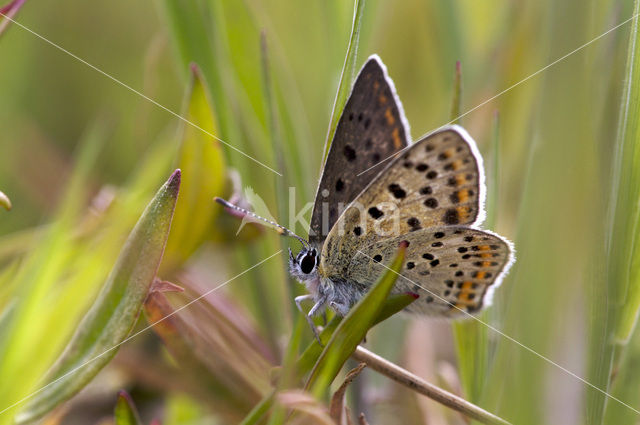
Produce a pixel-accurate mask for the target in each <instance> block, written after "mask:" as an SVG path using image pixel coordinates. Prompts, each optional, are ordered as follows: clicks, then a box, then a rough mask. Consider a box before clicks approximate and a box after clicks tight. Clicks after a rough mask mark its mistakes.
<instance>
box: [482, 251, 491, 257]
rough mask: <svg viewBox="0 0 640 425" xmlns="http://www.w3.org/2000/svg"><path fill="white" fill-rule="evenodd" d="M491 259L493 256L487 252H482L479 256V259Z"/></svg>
mask: <svg viewBox="0 0 640 425" xmlns="http://www.w3.org/2000/svg"><path fill="white" fill-rule="evenodd" d="M491 257H493V254H491V253H489V252H483V253H482V254H480V258H491Z"/></svg>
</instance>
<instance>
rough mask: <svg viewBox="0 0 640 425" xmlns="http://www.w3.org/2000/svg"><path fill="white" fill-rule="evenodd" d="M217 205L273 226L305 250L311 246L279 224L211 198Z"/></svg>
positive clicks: (220, 199) (226, 202) (221, 200)
mask: <svg viewBox="0 0 640 425" xmlns="http://www.w3.org/2000/svg"><path fill="white" fill-rule="evenodd" d="M213 199H214V200H215V201H216V202H217V203H219V204H221V205H224V206H225V207H227V208H231V209H232V210H235V211H238V212H240V213H242V214H245V215H248V216H250V217H253V218H255V219H257V220H261V221H264V222H265V223H267V224H270V225H272V226H275V227H276V229H277V232H278V233H280V234H281V235H282V236H291V237H292V238H296V239H297V240H298V241H299V242H300V243H301V244H302V246H303V247H305V248H311V246H310V245H309V242H307V241H306V240H304V239H303V238H301V237H300V236H298V235H296V234H295V233H293V232H292V231H291V230H289V229H287V228H286V227H284V226H283V225H281V224H278V223H276V222H275V221H271V220H269V219H266V218H264V217H262V216H259V215H258V214H256V213H254V212H252V211H249V210H247V209H244V208H242V207H239V206H237V205H233V204H232V203H230V202H228V201H225V200H224V199H222V198H218V197H217V196H216V197H215V198H213Z"/></svg>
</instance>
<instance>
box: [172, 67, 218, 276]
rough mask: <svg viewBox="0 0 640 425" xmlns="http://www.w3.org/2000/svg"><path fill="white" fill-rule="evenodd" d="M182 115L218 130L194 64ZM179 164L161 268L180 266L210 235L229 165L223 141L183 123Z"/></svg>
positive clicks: (209, 129) (198, 72) (202, 80)
mask: <svg viewBox="0 0 640 425" xmlns="http://www.w3.org/2000/svg"><path fill="white" fill-rule="evenodd" d="M185 103H186V105H185V108H184V111H183V113H182V116H184V117H186V119H187V120H189V121H190V122H192V123H194V124H196V125H197V126H199V127H200V128H202V129H204V130H205V131H207V132H209V133H211V134H217V132H218V131H217V125H216V123H215V119H214V111H213V105H212V103H211V101H210V100H209V96H208V92H207V88H206V85H205V81H204V79H203V77H202V74H201V73H200V70H199V69H198V68H197V67H196V66H195V65H192V66H191V81H190V84H189V90H188V94H187V96H186V102H185ZM181 127H182V128H181V130H180V138H181V146H180V153H179V159H178V164H177V167H176V168H180V169H181V170H182V173H183V178H182V182H181V184H180V186H181V187H180V196H179V197H178V202H177V204H176V212H175V216H174V218H173V223H172V225H171V233H170V234H169V240H168V241H167V249H166V251H165V256H164V260H163V262H162V272H163V273H164V272H166V271H168V270H172V269H175V268H176V267H179V266H180V265H181V264H183V263H184V261H185V260H186V259H187V258H189V257H190V256H191V254H193V252H194V251H195V250H196V249H197V248H198V247H199V246H200V245H201V244H202V243H203V242H204V241H205V240H206V239H208V238H210V237H212V236H214V235H213V232H214V231H215V228H214V227H213V226H212V224H213V220H215V218H216V217H217V215H218V214H219V213H220V209H219V208H216V207H215V206H214V204H213V202H211V198H212V197H213V196H224V195H225V186H226V165H225V160H224V154H223V152H222V149H221V146H220V143H219V142H218V141H217V140H215V139H212V138H211V137H209V136H208V135H207V134H205V133H203V132H202V131H200V130H199V129H197V128H195V127H193V126H192V125H188V124H186V123H182V124H181Z"/></svg>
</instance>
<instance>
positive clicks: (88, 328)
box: [16, 170, 180, 423]
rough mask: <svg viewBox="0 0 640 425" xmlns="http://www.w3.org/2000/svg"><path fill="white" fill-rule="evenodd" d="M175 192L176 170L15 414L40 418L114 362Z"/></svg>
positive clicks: (152, 271)
mask: <svg viewBox="0 0 640 425" xmlns="http://www.w3.org/2000/svg"><path fill="white" fill-rule="evenodd" d="M179 188H180V171H179V170H176V171H175V172H174V173H173V174H172V175H171V177H170V178H169V180H168V181H167V182H166V183H165V184H164V185H163V186H162V187H161V188H160V190H159V191H158V192H157V193H156V195H155V197H154V198H153V199H152V200H151V202H150V203H149V205H148V206H147V208H146V210H145V211H144V212H143V214H142V216H141V217H140V220H139V221H138V223H137V224H136V226H135V227H134V229H133V230H132V232H131V234H130V235H129V238H128V239H127V241H126V243H125V245H124V247H123V248H122V251H121V252H120V256H119V257H118V260H117V261H116V264H115V265H114V267H113V269H112V270H111V273H110V274H109V277H108V278H107V280H106V282H105V284H104V287H103V288H102V291H101V292H100V294H99V295H98V298H97V299H96V301H95V302H94V304H93V305H92V306H91V308H90V309H89V311H88V312H87V314H86V315H85V316H84V318H83V319H82V321H81V323H80V324H79V325H78V328H77V330H76V333H75V334H74V335H73V337H72V339H71V341H70V342H69V344H68V345H67V348H66V350H65V351H64V352H63V353H62V355H61V357H60V358H59V360H58V361H57V363H56V365H55V366H54V368H53V369H52V371H51V372H50V373H49V375H48V377H47V378H46V380H45V382H46V384H45V385H44V386H43V387H41V388H40V389H39V390H38V391H37V392H36V393H35V395H34V397H32V398H31V399H30V400H29V402H28V404H27V406H26V407H25V409H24V410H23V411H22V412H21V413H20V414H19V415H18V416H17V418H16V421H17V422H18V423H24V422H29V421H32V420H34V419H37V418H39V417H40V416H42V415H44V414H45V413H47V412H49V411H50V410H51V409H53V408H54V407H56V406H57V405H59V404H60V403H62V402H64V401H66V400H68V399H69V398H71V397H72V396H73V395H75V394H76V393H77V392H78V391H80V390H81V389H82V388H83V387H84V386H85V385H86V384H87V383H89V381H91V380H92V379H93V377H94V376H95V375H96V374H97V373H98V372H99V371H100V370H101V369H102V368H103V367H104V366H105V365H106V364H107V363H108V362H109V361H110V360H111V359H112V358H113V356H114V355H115V354H116V352H117V349H118V347H119V345H120V344H121V343H122V342H123V341H125V338H126V337H127V335H129V333H130V332H131V329H132V328H133V326H134V324H135V322H136V319H137V318H138V315H139V313H140V309H141V307H142V303H143V302H144V299H145V298H146V297H147V293H148V291H149V287H150V286H151V284H152V282H153V279H154V277H155V275H156V271H157V270H158V266H159V264H160V260H161V258H162V253H163V251H164V247H165V244H166V241H167V237H168V234H169V229H170V227H171V219H172V217H173V210H174V207H175V203H176V199H177V197H178V191H179Z"/></svg>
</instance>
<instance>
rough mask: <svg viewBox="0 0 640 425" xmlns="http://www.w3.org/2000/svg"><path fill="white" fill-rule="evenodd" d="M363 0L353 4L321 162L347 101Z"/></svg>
mask: <svg viewBox="0 0 640 425" xmlns="http://www.w3.org/2000/svg"><path fill="white" fill-rule="evenodd" d="M364 2H365V0H355V3H354V6H353V25H352V27H351V37H350V38H349V47H348V48H347V55H346V57H345V59H344V65H343V66H342V74H341V76H340V84H339V85H338V93H337V94H336V99H335V101H334V104H333V112H332V113H331V121H329V131H328V132H327V139H326V140H325V142H324V149H323V158H322V163H324V161H325V159H326V158H327V155H328V154H329V148H330V147H331V142H332V141H333V135H334V134H335V132H336V127H337V126H338V121H340V115H342V111H343V109H344V105H345V104H346V103H347V98H348V97H349V93H350V92H351V83H352V82H353V78H354V76H355V72H356V59H357V53H358V42H359V41H360V27H361V24H362V15H363V14H364Z"/></svg>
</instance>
